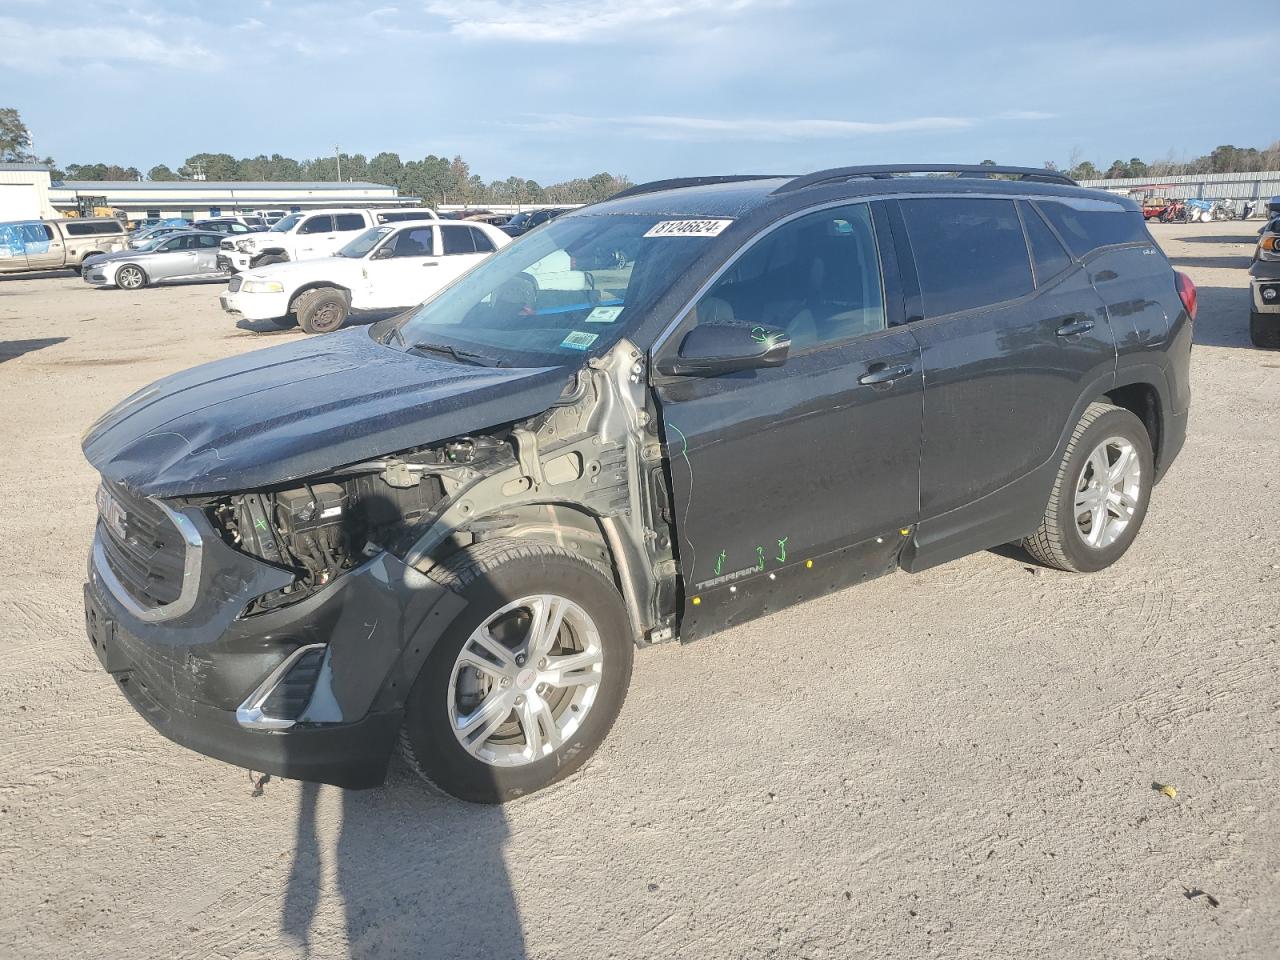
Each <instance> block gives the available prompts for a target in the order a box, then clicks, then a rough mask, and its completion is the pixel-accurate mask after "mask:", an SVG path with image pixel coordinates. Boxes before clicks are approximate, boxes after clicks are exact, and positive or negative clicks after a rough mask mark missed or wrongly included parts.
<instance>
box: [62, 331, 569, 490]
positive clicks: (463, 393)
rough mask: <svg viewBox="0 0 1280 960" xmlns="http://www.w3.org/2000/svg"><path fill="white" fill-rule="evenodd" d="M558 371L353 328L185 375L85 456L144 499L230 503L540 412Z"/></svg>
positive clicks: (111, 421)
mask: <svg viewBox="0 0 1280 960" xmlns="http://www.w3.org/2000/svg"><path fill="white" fill-rule="evenodd" d="M572 373H573V371H572V370H570V369H568V368H565V367H542V368H524V369H521V368H516V369H504V368H498V367H475V366H467V365H464V364H460V363H454V362H452V361H450V360H446V359H436V358H434V357H430V356H422V355H420V354H414V353H403V352H401V351H400V350H399V349H394V348H392V347H388V346H384V345H382V344H380V343H378V342H377V341H376V340H374V339H373V337H372V336H371V335H370V332H369V330H368V329H367V328H366V329H357V330H349V331H346V332H343V333H336V334H329V335H327V336H317V337H306V338H304V339H300V340H297V341H295V342H293V343H289V344H285V345H283V346H279V347H270V348H268V349H265V350H255V351H253V352H251V353H247V354H243V355H242V356H238V357H231V358H228V359H226V360H218V361H215V362H213V363H206V364H203V365H201V366H198V367H193V368H192V369H190V370H186V371H184V372H182V373H178V374H174V375H173V376H171V377H166V378H165V379H163V380H159V381H157V382H156V383H154V384H152V385H151V386H149V387H146V388H145V389H143V390H140V391H138V392H137V393H135V394H134V395H133V396H131V397H129V398H128V399H127V400H125V401H124V402H123V403H120V404H119V405H118V406H116V407H115V408H114V409H113V410H111V411H110V412H108V413H107V414H105V415H104V416H103V417H102V418H100V419H99V420H98V421H97V422H96V423H94V424H93V426H91V427H90V428H89V430H88V432H87V433H86V434H85V437H84V444H83V447H84V454H85V456H86V457H87V458H88V460H89V462H90V463H91V464H93V466H94V467H95V468H96V469H97V470H98V471H99V472H100V473H101V474H102V475H103V476H104V477H106V478H107V479H108V480H113V481H117V482H120V483H123V484H125V485H126V486H127V487H129V488H130V489H132V490H135V491H137V492H139V493H142V494H144V495H148V496H158V497H172V496H185V495H193V494H209V493H226V492H231V491H236V490H249V489H254V488H257V487H263V486H267V485H270V484H275V483H282V482H285V481H288V480H295V479H298V478H300V477H307V476H312V475H314V474H317V473H320V472H322V471H324V470H327V469H331V468H333V467H338V466H343V465H345V464H349V463H356V462H358V461H361V460H365V459H369V458H371V457H377V456H383V455H386V454H391V453H396V452H398V451H400V450H405V449H408V448H410V447H416V446H421V445H423V444H428V443H434V442H436V441H438V440H446V439H448V438H449V437H453V436H458V435H460V434H465V433H469V432H473V431H477V430H482V429H485V428H487V427H491V426H494V425H497V424H500V423H506V422H509V421H512V420H519V419H522V418H524V417H530V416H533V415H534V414H537V413H541V412H542V411H543V410H546V409H547V408H548V407H550V406H551V405H552V404H554V403H555V402H556V400H558V399H559V398H560V396H561V394H562V392H563V390H564V388H565V387H566V386H567V385H568V383H569V382H570V380H571V377H572Z"/></svg>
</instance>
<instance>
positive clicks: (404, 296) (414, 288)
mask: <svg viewBox="0 0 1280 960" xmlns="http://www.w3.org/2000/svg"><path fill="white" fill-rule="evenodd" d="M435 233H436V231H435V228H434V227H420V226H414V227H402V228H400V229H399V230H397V231H396V233H395V235H394V236H392V237H391V238H389V239H388V240H385V241H383V244H382V246H381V247H379V248H378V251H377V252H378V253H380V254H381V253H383V252H384V251H388V250H389V251H390V254H391V255H390V256H388V257H385V259H376V260H375V259H372V258H366V259H365V266H364V271H365V274H366V278H367V280H368V284H369V288H368V290H369V292H368V295H367V297H365V298H363V300H364V302H362V303H360V304H356V306H358V307H359V309H362V310H385V309H391V308H393V307H411V306H413V305H414V304H418V303H421V302H422V301H423V300H425V299H426V298H427V297H429V296H430V295H431V294H432V293H434V292H435V291H436V290H439V289H440V287H441V286H442V284H441V281H440V257H439V256H438V255H437V253H436V236H435Z"/></svg>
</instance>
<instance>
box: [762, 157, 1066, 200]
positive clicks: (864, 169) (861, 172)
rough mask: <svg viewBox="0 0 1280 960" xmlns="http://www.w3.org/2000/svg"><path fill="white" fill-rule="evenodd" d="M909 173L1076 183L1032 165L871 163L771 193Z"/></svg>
mask: <svg viewBox="0 0 1280 960" xmlns="http://www.w3.org/2000/svg"><path fill="white" fill-rule="evenodd" d="M910 173H954V174H957V175H958V176H960V177H978V178H984V177H993V176H996V175H1002V176H1007V177H1016V178H1017V179H1019V180H1028V181H1035V182H1039V183H1060V184H1064V185H1066V186H1070V187H1075V186H1079V184H1077V183H1076V182H1075V181H1074V180H1072V179H1071V178H1070V177H1068V176H1067V175H1066V174H1065V173H1059V172H1057V171H1056V170H1041V169H1037V168H1036V167H996V166H992V165H991V164H963V163H959V164H958V163H926V164H892V165H887V166H886V165H880V164H873V165H870V166H861V167H833V168H832V169H830V170H819V171H817V172H816V173H806V174H805V175H804V176H803V177H796V178H795V179H794V180H788V181H787V182H786V183H784V184H783V185H782V186H780V187H779V188H778V189H777V190H775V191H773V192H774V193H775V194H779V193H791V192H793V191H795V190H803V189H805V188H806V187H816V186H819V185H820V184H824V183H837V182H839V181H841V180H855V179H859V178H866V179H869V180H888V179H890V178H892V177H894V176H898V175H901V174H910Z"/></svg>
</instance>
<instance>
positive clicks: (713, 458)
mask: <svg viewBox="0 0 1280 960" xmlns="http://www.w3.org/2000/svg"><path fill="white" fill-rule="evenodd" d="M876 226H877V225H876V223H875V222H874V220H873V217H872V213H871V206H870V204H866V203H861V204H850V205H848V206H844V207H839V208H833V209H827V210H824V211H821V212H816V213H810V214H808V215H805V216H802V217H799V218H797V219H795V220H792V221H790V222H788V223H784V224H782V225H781V226H778V227H775V228H774V229H772V230H771V231H769V232H768V233H766V234H765V235H763V236H762V237H760V238H758V239H757V240H756V241H754V242H753V243H752V245H751V246H749V247H748V248H747V249H746V251H745V252H744V253H742V254H741V255H740V256H739V257H738V259H736V260H735V261H731V262H730V264H729V265H728V266H727V267H726V268H725V269H724V271H723V272H722V274H721V276H720V277H719V279H718V280H717V281H716V282H715V283H714V284H713V285H712V287H711V288H710V289H709V290H708V291H707V293H706V294H705V295H704V296H702V297H701V298H700V299H699V300H698V302H697V303H696V304H695V305H694V306H693V307H692V309H691V310H690V311H689V312H688V314H687V315H686V317H685V318H684V320H683V321H682V323H681V324H680V325H679V326H678V327H677V328H676V329H675V330H674V332H673V333H672V335H671V336H670V337H668V338H667V339H666V340H665V341H664V342H663V343H661V344H660V346H659V347H657V348H656V349H655V354H656V357H655V363H654V368H655V369H656V368H657V366H658V365H659V363H660V362H661V358H662V357H664V356H669V355H670V353H672V352H676V351H678V350H679V347H680V344H681V342H682V340H683V338H684V336H685V335H686V334H687V333H688V331H689V330H690V329H692V328H693V326H695V325H701V324H735V325H739V324H740V325H750V326H752V327H754V326H763V327H765V328H767V329H771V330H781V331H783V332H785V333H787V334H788V335H789V337H790V339H791V347H790V351H789V354H788V357H787V360H786V362H785V363H784V364H783V365H782V366H780V367H765V368H758V369H750V370H742V371H738V372H734V373H728V374H721V375H719V376H714V377H696V376H693V377H670V376H668V377H661V376H658V375H656V374H655V388H656V392H657V396H658V400H659V407H660V414H661V420H662V429H663V439H664V449H665V453H666V462H667V463H668V465H669V468H670V474H671V489H672V493H673V496H674V503H673V504H672V508H673V509H672V512H671V514H672V517H673V521H674V524H675V526H676V544H677V550H678V559H679V566H680V574H681V577H682V580H683V587H684V610H683V618H682V624H681V636H682V638H692V637H695V636H700V635H704V634H707V633H713V632H715V631H717V630H719V629H722V628H723V627H725V626H728V625H730V624H733V623H737V622H742V621H745V620H747V619H750V618H751V617H754V616H758V615H760V614H762V613H765V612H768V611H769V610H772V609H777V608H779V607H782V606H786V605H787V604H789V603H793V602H796V601H798V600H802V599H806V598H808V597H812V596H817V595H820V594H822V593H826V592H829V591H830V590H833V589H837V588H839V587H842V586H846V585H848V584H851V583H855V582H858V581H859V580H861V579H865V578H868V577H871V576H875V575H877V574H879V573H883V572H886V571H887V570H889V569H891V568H892V567H893V566H894V564H895V563H896V558H897V554H898V551H899V549H900V548H901V545H902V543H903V542H904V541H905V540H906V538H907V533H909V529H910V528H911V526H912V525H913V524H915V522H916V521H917V519H918V517H919V510H920V442H921V441H920V438H921V420H922V409H923V382H922V379H921V372H920V350H919V347H918V346H917V345H916V343H915V340H914V338H913V337H912V336H911V334H910V333H909V332H908V330H907V328H906V327H905V326H899V325H896V324H898V323H899V322H900V320H901V318H902V306H901V296H900V294H899V293H898V290H899V287H898V283H897V272H896V269H895V268H894V265H893V262H892V256H893V254H892V249H891V244H890V243H889V242H888V240H887V232H888V231H887V228H886V227H884V226H883V225H882V226H881V228H880V229H881V233H883V234H885V235H886V239H885V242H883V243H877V229H876ZM670 242H675V243H678V242H680V240H679V238H672V240H671V241H670ZM882 265H883V266H882ZM904 531H906V532H904Z"/></svg>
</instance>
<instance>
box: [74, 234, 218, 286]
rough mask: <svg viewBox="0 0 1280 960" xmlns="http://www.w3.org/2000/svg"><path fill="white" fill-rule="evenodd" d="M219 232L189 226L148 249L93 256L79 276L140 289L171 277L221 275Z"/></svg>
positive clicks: (97, 283)
mask: <svg viewBox="0 0 1280 960" xmlns="http://www.w3.org/2000/svg"><path fill="white" fill-rule="evenodd" d="M221 241H222V234H220V233H212V232H210V231H197V230H188V231H185V232H183V233H175V234H173V235H171V236H167V237H164V238H162V239H161V240H160V241H159V242H157V243H155V245H154V246H151V247H150V248H149V249H145V250H122V251H120V252H119V253H109V254H106V255H104V256H101V257H94V258H93V260H91V261H90V262H89V263H88V264H86V266H85V268H84V270H83V272H82V276H83V277H84V281H85V283H88V284H91V285H93V286H95V287H119V288H120V289H122V290H140V289H142V288H143V287H145V286H147V285H148V284H152V283H161V282H165V281H171V280H205V279H212V278H214V277H220V276H224V275H225V272H224V271H223V270H222V269H221V268H219V267H218V244H219V243H220V242H221Z"/></svg>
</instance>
